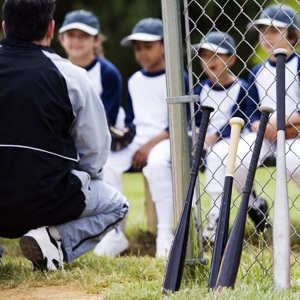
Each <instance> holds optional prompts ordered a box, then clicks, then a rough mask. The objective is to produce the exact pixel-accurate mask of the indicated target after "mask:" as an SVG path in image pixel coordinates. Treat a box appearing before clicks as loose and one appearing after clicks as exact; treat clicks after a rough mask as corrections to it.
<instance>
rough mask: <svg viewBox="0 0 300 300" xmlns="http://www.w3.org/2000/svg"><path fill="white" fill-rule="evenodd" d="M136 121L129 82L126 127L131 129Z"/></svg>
mask: <svg viewBox="0 0 300 300" xmlns="http://www.w3.org/2000/svg"><path fill="white" fill-rule="evenodd" d="M129 79H130V78H129ZM133 120H134V111H133V105H132V99H131V96H130V93H129V91H128V82H127V91H126V104H125V127H127V128H128V127H129V126H130V124H131V123H132V122H133Z"/></svg>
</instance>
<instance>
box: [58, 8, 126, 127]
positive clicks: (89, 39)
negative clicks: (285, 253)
mask: <svg viewBox="0 0 300 300" xmlns="http://www.w3.org/2000/svg"><path fill="white" fill-rule="evenodd" d="M59 34H60V35H59V40H60V43H61V45H62V47H63V48H64V49H65V51H66V53H67V55H68V59H69V60H70V61H71V62H72V63H73V64H75V65H77V66H79V67H82V68H84V69H86V70H87V72H88V75H89V77H90V78H91V80H92V81H93V83H94V85H95V87H96V90H97V92H98V94H99V95H100V98H101V100H102V102H103V105H104V108H105V111H106V115H107V118H108V121H109V124H110V125H112V126H114V127H118V128H123V127H124V124H123V123H124V119H123V118H124V112H123V109H122V108H121V110H120V106H121V102H122V77H121V74H120V72H119V70H118V69H117V68H116V66H115V65H114V64H112V63H111V62H110V61H109V60H107V59H105V58H104V57H101V56H99V54H100V52H102V36H101V33H100V24H99V20H98V18H97V17H96V15H95V14H93V13H92V12H90V11H86V10H75V11H72V12H69V13H67V14H66V16H65V18H64V21H63V24H62V27H61V28H60V29H59ZM119 110H120V115H118V113H119ZM122 116H123V117H122ZM118 117H119V118H118Z"/></svg>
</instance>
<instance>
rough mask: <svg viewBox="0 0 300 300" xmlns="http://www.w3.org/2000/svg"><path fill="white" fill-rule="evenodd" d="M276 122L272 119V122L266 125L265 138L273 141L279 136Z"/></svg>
mask: <svg viewBox="0 0 300 300" xmlns="http://www.w3.org/2000/svg"><path fill="white" fill-rule="evenodd" d="M275 123H276V122H275V121H273V122H271V121H270V123H269V124H268V125H267V127H266V132H265V139H266V140H268V141H270V142H273V141H274V140H275V139H276V137H277V124H275Z"/></svg>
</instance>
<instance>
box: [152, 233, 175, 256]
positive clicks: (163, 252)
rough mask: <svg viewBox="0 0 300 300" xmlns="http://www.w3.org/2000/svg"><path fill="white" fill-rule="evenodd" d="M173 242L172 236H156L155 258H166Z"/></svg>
mask: <svg viewBox="0 0 300 300" xmlns="http://www.w3.org/2000/svg"><path fill="white" fill-rule="evenodd" d="M172 242H173V235H167V236H165V235H164V236H158V237H157V238H156V254H155V257H157V258H168V256H169V252H170V249H171V246H172Z"/></svg>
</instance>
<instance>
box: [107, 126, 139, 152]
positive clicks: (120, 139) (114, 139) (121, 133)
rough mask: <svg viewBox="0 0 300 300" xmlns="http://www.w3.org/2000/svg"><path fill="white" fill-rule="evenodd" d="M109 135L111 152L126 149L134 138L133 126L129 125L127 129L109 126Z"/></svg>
mask: <svg viewBox="0 0 300 300" xmlns="http://www.w3.org/2000/svg"><path fill="white" fill-rule="evenodd" d="M109 131H110V134H111V147H110V149H111V150H112V151H119V150H122V149H124V148H125V147H127V146H128V145H129V144H130V143H131V142H132V140H133V138H134V137H135V133H136V131H135V125H134V124H131V125H130V126H129V128H124V129H117V128H115V127H113V126H109Z"/></svg>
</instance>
